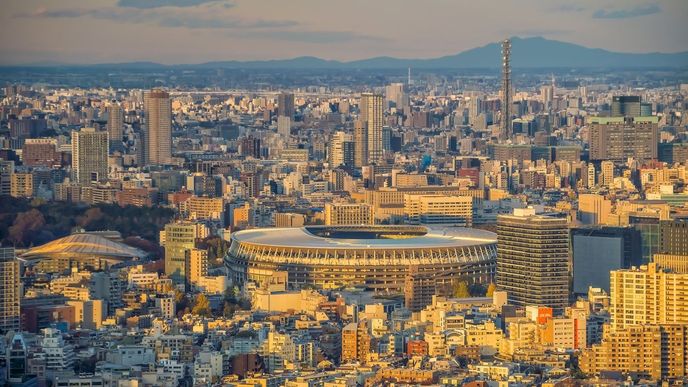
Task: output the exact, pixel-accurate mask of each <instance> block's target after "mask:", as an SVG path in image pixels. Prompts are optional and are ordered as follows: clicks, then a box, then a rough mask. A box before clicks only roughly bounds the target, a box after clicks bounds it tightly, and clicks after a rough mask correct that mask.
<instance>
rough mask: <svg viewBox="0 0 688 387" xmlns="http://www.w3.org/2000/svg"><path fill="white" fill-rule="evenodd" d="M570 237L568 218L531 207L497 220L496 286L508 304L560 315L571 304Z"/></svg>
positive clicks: (502, 216) (515, 211) (501, 216)
mask: <svg viewBox="0 0 688 387" xmlns="http://www.w3.org/2000/svg"><path fill="white" fill-rule="evenodd" d="M568 234H569V231H568V227H567V221H566V219H565V218H555V217H550V216H541V215H536V214H535V210H534V209H532V208H527V209H515V210H514V214H513V215H499V216H498V217H497V287H498V288H499V290H504V291H506V292H507V294H508V297H509V303H511V304H513V305H516V306H526V305H540V306H547V307H550V308H552V309H554V310H555V312H558V313H560V312H563V310H564V308H565V307H567V306H568V305H569V272H568V265H569V263H568V243H569V235H568Z"/></svg>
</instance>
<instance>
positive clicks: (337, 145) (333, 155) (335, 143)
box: [327, 131, 352, 168]
mask: <svg viewBox="0 0 688 387" xmlns="http://www.w3.org/2000/svg"><path fill="white" fill-rule="evenodd" d="M351 142H352V138H351V135H350V134H348V133H345V132H341V131H340V132H335V133H334V135H333V136H332V139H331V140H330V144H329V149H328V151H327V159H328V162H329V163H330V168H337V167H339V166H340V165H347V160H346V159H347V154H346V153H347V150H348V151H349V152H351V147H350V146H349V149H347V146H346V144H347V143H351ZM348 156H349V157H348V158H351V155H350V154H349V155H348ZM348 165H351V164H348Z"/></svg>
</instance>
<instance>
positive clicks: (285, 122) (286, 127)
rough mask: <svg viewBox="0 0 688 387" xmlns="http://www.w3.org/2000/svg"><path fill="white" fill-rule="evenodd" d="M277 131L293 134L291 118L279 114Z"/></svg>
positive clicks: (286, 134) (284, 134)
mask: <svg viewBox="0 0 688 387" xmlns="http://www.w3.org/2000/svg"><path fill="white" fill-rule="evenodd" d="M277 133H279V134H281V135H282V136H289V135H290V134H291V118H289V117H287V116H277Z"/></svg>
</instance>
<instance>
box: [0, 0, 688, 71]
mask: <svg viewBox="0 0 688 387" xmlns="http://www.w3.org/2000/svg"><path fill="white" fill-rule="evenodd" d="M0 36H2V39H0V64H3V65H8V64H32V63H45V62H59V63H78V64H90V63H122V62H132V61H153V62H159V63H165V64H179V63H203V62H208V61H218V60H258V59H282V58H293V57H297V56H317V57H320V58H324V59H336V60H345V61H348V60H356V59H364V58H370V57H375V56H383V55H385V56H394V57H400V58H434V57H439V56H444V55H453V54H456V53H458V52H461V51H464V50H468V49H471V48H475V47H479V46H483V45H485V44H488V43H492V42H497V41H500V40H502V39H504V38H505V37H509V36H520V37H529V36H542V37H545V38H548V39H553V40H560V41H565V42H570V43H576V44H580V45H583V46H586V47H594V48H603V49H606V50H610V51H617V52H634V53H644V52H680V51H688V0H661V1H657V0H654V1H648V0H577V1H573V0H568V1H567V0H473V1H468V0H336V1H335V0H0Z"/></svg>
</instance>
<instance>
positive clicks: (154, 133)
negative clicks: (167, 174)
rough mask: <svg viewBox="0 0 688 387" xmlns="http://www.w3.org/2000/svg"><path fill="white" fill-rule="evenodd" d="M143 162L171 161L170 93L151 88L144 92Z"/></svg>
mask: <svg viewBox="0 0 688 387" xmlns="http://www.w3.org/2000/svg"><path fill="white" fill-rule="evenodd" d="M143 106H144V114H145V123H146V124H145V141H144V142H145V164H146V165H156V164H169V163H171V162H172V105H171V103H170V94H169V93H167V92H166V91H163V90H152V91H149V92H146V93H145V94H144V99H143Z"/></svg>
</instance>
